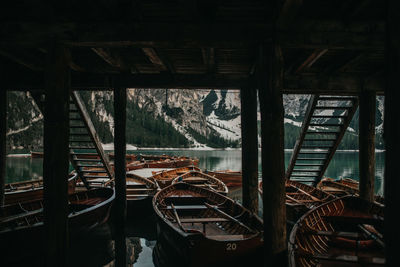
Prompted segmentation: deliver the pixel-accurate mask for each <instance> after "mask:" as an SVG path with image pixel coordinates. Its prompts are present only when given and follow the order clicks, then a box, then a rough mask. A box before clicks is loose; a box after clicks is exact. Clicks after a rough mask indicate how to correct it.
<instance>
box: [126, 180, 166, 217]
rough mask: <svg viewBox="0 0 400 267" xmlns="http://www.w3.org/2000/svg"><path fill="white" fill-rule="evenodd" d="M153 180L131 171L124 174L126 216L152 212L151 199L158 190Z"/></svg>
mask: <svg viewBox="0 0 400 267" xmlns="http://www.w3.org/2000/svg"><path fill="white" fill-rule="evenodd" d="M159 189H160V188H159V187H158V185H157V184H156V183H154V182H153V181H151V180H149V179H147V178H143V177H140V176H137V175H134V174H131V173H127V174H126V200H127V217H129V218H130V217H132V218H134V217H136V216H137V214H141V216H142V217H143V216H146V215H149V214H152V213H153V209H152V202H151V201H152V199H153V197H154V195H155V194H156V193H157V192H158V191H159Z"/></svg>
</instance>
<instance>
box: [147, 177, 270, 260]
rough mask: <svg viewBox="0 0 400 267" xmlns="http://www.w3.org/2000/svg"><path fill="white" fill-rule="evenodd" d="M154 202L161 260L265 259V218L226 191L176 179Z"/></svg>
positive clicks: (155, 253) (157, 257) (159, 257)
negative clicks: (262, 219) (211, 189)
mask: <svg viewBox="0 0 400 267" xmlns="http://www.w3.org/2000/svg"><path fill="white" fill-rule="evenodd" d="M153 207H154V210H155V212H156V214H157V219H158V228H157V229H158V232H157V234H158V239H157V245H156V247H155V248H154V250H153V253H154V256H155V257H154V259H155V263H156V265H163V264H167V266H216V265H218V264H220V265H218V266H232V265H228V264H234V266H236V264H238V263H239V262H246V263H249V262H255V263H259V262H260V261H261V260H262V257H263V253H262V252H261V251H262V247H263V241H262V237H263V223H262V221H261V219H260V218H258V217H257V216H256V215H254V214H253V213H251V212H250V211H249V210H247V209H245V208H244V207H243V206H241V205H240V204H238V203H237V202H235V201H233V200H232V199H230V198H228V197H226V196H223V195H221V194H218V193H215V192H213V191H210V190H207V189H204V188H201V187H198V186H194V185H190V184H187V183H176V184H173V185H171V186H168V187H166V188H164V189H162V190H161V191H159V192H158V193H157V194H156V195H155V196H154V199H153ZM242 266H243V265H242Z"/></svg>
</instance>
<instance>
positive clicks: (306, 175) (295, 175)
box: [290, 174, 317, 177]
mask: <svg viewBox="0 0 400 267" xmlns="http://www.w3.org/2000/svg"><path fill="white" fill-rule="evenodd" d="M290 177H317V175H314V174H292V175H290Z"/></svg>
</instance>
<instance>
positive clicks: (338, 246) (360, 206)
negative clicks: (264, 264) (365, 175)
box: [289, 196, 385, 267]
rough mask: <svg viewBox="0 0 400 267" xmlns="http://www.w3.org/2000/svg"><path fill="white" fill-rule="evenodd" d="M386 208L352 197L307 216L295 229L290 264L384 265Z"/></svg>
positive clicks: (329, 203)
mask: <svg viewBox="0 0 400 267" xmlns="http://www.w3.org/2000/svg"><path fill="white" fill-rule="evenodd" d="M382 230H383V206H382V205H379V204H376V203H369V202H367V201H364V200H362V199H360V198H357V197H353V196H344V197H342V198H339V199H334V200H332V201H329V202H327V203H325V204H323V205H321V206H319V207H317V208H316V209H313V210H311V211H309V212H307V213H306V214H305V215H304V216H303V217H301V218H300V219H299V220H298V222H297V223H296V224H295V226H294V227H293V230H292V232H291V234H290V239H289V263H290V266H292V267H295V266H296V267H297V266H339V265H340V266H378V265H384V264H385V258H384V243H383V236H382V234H381V233H382Z"/></svg>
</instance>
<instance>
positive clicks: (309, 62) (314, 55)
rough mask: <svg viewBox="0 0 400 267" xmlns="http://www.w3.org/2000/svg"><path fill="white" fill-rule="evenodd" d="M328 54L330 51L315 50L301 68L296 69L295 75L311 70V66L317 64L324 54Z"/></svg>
mask: <svg viewBox="0 0 400 267" xmlns="http://www.w3.org/2000/svg"><path fill="white" fill-rule="evenodd" d="M326 52H328V49H315V50H314V51H313V52H312V54H311V55H310V56H308V57H307V59H306V60H305V61H304V62H303V63H301V64H300V66H299V67H298V68H297V69H296V71H295V73H296V74H298V73H300V72H303V71H304V70H305V69H309V68H311V66H312V65H313V64H314V63H315V62H317V60H318V59H319V58H320V57H322V56H323V55H324V54H326Z"/></svg>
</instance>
